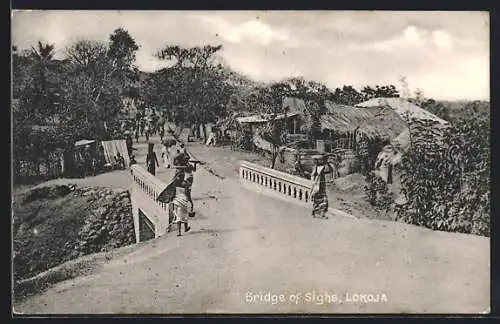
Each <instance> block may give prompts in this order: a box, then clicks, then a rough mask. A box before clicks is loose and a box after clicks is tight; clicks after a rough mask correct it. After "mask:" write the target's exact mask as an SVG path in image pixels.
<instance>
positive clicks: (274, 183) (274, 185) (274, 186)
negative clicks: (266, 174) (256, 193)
mask: <svg viewBox="0 0 500 324" xmlns="http://www.w3.org/2000/svg"><path fill="white" fill-rule="evenodd" d="M273 189H274V190H276V179H273Z"/></svg>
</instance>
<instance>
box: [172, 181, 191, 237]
mask: <svg viewBox="0 0 500 324" xmlns="http://www.w3.org/2000/svg"><path fill="white" fill-rule="evenodd" d="M171 204H172V206H173V214H174V221H173V223H177V230H178V233H177V236H182V233H181V232H182V225H184V233H187V232H189V230H190V229H191V227H189V224H188V218H187V216H188V205H189V201H188V199H187V197H186V192H185V184H184V183H181V187H177V188H176V193H175V198H174V199H173V200H172V203H171Z"/></svg>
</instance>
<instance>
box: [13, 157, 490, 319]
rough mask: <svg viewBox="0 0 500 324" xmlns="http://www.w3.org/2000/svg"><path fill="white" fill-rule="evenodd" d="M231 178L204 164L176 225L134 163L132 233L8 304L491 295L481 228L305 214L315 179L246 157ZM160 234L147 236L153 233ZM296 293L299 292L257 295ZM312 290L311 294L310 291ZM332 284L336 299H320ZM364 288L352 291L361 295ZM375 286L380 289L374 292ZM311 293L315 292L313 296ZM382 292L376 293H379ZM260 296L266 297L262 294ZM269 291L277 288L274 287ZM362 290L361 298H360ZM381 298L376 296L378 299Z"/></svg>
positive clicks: (384, 304)
mask: <svg viewBox="0 0 500 324" xmlns="http://www.w3.org/2000/svg"><path fill="white" fill-rule="evenodd" d="M237 171H238V172H237V173H234V174H235V175H236V174H237V178H233V177H227V178H225V179H220V178H218V177H215V176H213V175H212V174H211V173H210V172H209V171H208V170H206V169H204V168H200V169H199V170H198V171H197V172H196V174H195V185H194V186H193V200H194V203H195V209H196V211H197V214H196V217H194V218H193V219H192V225H191V227H192V230H191V231H190V232H189V233H187V234H186V235H185V236H184V237H180V238H179V237H176V236H175V235H165V230H166V228H167V225H168V224H167V223H168V216H167V210H168V207H167V206H166V204H163V203H160V202H157V201H156V197H157V196H158V194H159V193H160V192H161V191H162V190H163V188H164V187H165V184H166V183H167V181H169V179H170V178H171V176H172V172H173V171H172V170H165V169H163V168H160V170H158V173H157V175H156V177H154V176H152V175H150V174H149V173H147V172H146V170H145V169H144V168H143V167H142V166H141V165H134V166H132V168H131V173H132V174H131V179H132V181H131V183H132V186H131V197H132V203H133V209H134V212H133V214H134V223H135V231H136V239H137V242H141V243H140V244H136V245H135V246H134V247H133V249H132V251H131V252H127V253H126V254H123V255H119V256H113V257H110V259H109V260H107V261H105V262H103V263H102V264H99V270H97V272H96V273H92V275H90V276H83V277H78V278H75V279H71V280H68V281H66V282H61V283H59V284H57V285H55V286H54V287H52V288H50V289H48V290H47V291H45V292H43V293H41V294H39V295H36V296H33V297H30V298H28V299H27V300H25V301H23V302H21V303H19V304H17V305H15V309H16V311H19V312H24V313H31V314H51V313H52V314H54V313H55V314H69V313H77V314H99V313H101V314H102V313H105V314H113V313H115V314H124V313H128V314H138V313H149V314H168V313H170V314H172V313H221V312H222V313H224V312H225V313H276V312H277V313H289V312H292V313H402V312H403V313H419V312H420V313H457V312H458V313H478V312H484V311H487V310H488V305H489V284H490V282H489V275H490V268H489V264H490V261H489V240H488V239H487V238H481V237H476V236H472V235H461V234H456V233H443V232H434V231H431V230H427V229H423V228H420V227H416V226H410V225H406V224H401V223H397V222H383V221H374V220H373V221H372V220H366V219H365V220H362V219H352V218H348V217H339V215H341V216H345V215H344V214H343V213H340V212H338V211H336V210H335V209H331V210H330V214H331V217H330V219H329V220H324V219H313V218H312V217H311V215H310V209H311V204H310V190H311V183H310V181H309V180H307V179H301V178H297V177H294V176H291V175H288V174H284V173H282V172H279V171H276V170H271V169H269V168H265V167H262V166H259V165H256V164H253V163H249V162H247V161H242V162H240V163H239V164H238V170H237ZM153 237H156V239H154V240H148V239H149V238H153ZM269 294H270V295H273V296H280V295H283V296H287V298H290V296H292V295H293V296H299V298H300V294H302V295H301V296H302V299H300V300H296V302H290V301H291V300H290V299H287V300H286V301H282V300H278V301H276V302H273V300H269V299H267V301H266V299H265V298H268V297H269V296H268V297H266V295H269ZM306 294H309V297H310V298H309V299H307V295H306ZM325 294H327V295H328V296H330V297H331V296H332V295H336V296H337V297H338V298H340V299H341V301H342V302H336V303H333V304H332V303H331V300H330V302H329V301H328V300H327V298H326V299H325ZM363 294H364V295H369V296H370V297H368V298H369V299H370V300H371V302H370V300H368V301H366V300H365V301H364V302H363V301H360V300H359V298H361V297H360V296H361V295H363ZM382 295H383V296H384V297H382ZM313 296H317V297H318V298H319V297H321V298H323V303H322V302H321V300H320V299H318V298H316V299H314V297H313ZM377 296H378V297H377ZM261 297H262V298H261ZM273 298H274V297H273ZM356 298H358V300H356ZM375 299H378V302H376V301H374V300H375Z"/></svg>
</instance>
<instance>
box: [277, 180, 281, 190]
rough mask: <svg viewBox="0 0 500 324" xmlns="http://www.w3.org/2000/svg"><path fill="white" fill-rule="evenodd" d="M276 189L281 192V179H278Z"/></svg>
mask: <svg viewBox="0 0 500 324" xmlns="http://www.w3.org/2000/svg"><path fill="white" fill-rule="evenodd" d="M278 191H279V192H281V181H278Z"/></svg>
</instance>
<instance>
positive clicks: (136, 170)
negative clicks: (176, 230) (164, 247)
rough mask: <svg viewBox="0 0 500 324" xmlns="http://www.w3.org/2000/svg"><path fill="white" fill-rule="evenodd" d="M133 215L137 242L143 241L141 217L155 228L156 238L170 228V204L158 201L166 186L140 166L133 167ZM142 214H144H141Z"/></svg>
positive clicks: (131, 169)
mask: <svg viewBox="0 0 500 324" xmlns="http://www.w3.org/2000/svg"><path fill="white" fill-rule="evenodd" d="M130 171H131V174H132V190H131V199H132V213H133V216H134V228H135V235H136V242H140V241H141V237H142V235H141V230H140V228H141V226H140V217H141V215H143V216H142V217H147V219H148V220H149V221H150V223H151V224H152V225H153V226H154V228H153V231H154V233H155V237H160V236H162V235H163V234H165V232H166V229H167V227H168V204H167V203H164V202H161V201H157V200H156V198H158V195H159V194H160V193H161V192H162V191H163V190H164V189H165V186H166V184H165V183H163V182H162V181H161V180H159V179H158V178H156V177H155V176H153V175H152V174H150V173H149V172H147V171H146V170H145V169H144V168H143V167H141V166H139V165H136V164H135V165H132V166H131V168H130ZM141 212H142V213H141Z"/></svg>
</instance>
